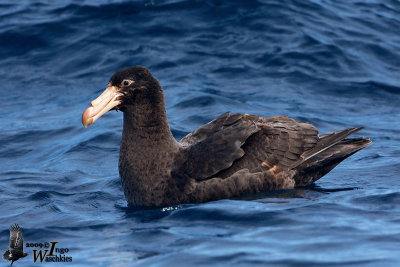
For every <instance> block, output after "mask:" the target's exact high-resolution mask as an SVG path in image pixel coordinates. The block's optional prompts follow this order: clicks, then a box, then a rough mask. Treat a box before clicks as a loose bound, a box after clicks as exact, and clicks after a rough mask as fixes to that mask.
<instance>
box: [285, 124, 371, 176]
mask: <svg viewBox="0 0 400 267" xmlns="http://www.w3.org/2000/svg"><path fill="white" fill-rule="evenodd" d="M363 128H364V127H356V128H348V129H345V130H341V131H337V132H332V133H330V134H326V135H323V136H320V140H319V142H318V143H317V145H316V146H315V147H313V148H312V149H310V150H307V151H306V152H304V153H303V154H302V155H301V156H300V159H298V160H297V161H295V162H294V163H293V164H292V165H291V166H290V168H291V169H294V168H296V167H297V166H299V165H300V164H302V163H303V162H305V161H307V160H308V159H311V158H313V157H315V156H316V155H318V154H320V153H322V152H324V151H325V150H328V149H329V148H331V147H333V146H334V145H336V144H338V143H339V142H341V141H342V140H343V139H345V138H346V137H348V136H349V135H352V134H353V133H355V132H358V131H359V130H361V129H363Z"/></svg>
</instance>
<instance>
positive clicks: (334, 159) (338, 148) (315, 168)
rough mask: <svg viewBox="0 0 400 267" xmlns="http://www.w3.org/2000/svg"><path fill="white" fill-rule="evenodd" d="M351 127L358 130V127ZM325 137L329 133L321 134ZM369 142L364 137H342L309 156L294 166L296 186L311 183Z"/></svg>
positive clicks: (329, 136) (328, 136) (369, 141)
mask: <svg viewBox="0 0 400 267" xmlns="http://www.w3.org/2000/svg"><path fill="white" fill-rule="evenodd" d="M352 129H358V130H359V128H352ZM349 130H350V129H349ZM356 131H357V130H356ZM333 134H335V133H333ZM350 134H351V133H350ZM325 138H331V134H329V135H326V136H323V137H322V138H321V140H323V139H325ZM370 144H371V140H369V139H366V138H354V139H344V140H341V141H339V142H337V143H336V144H334V145H333V146H330V147H329V148H328V149H325V150H323V151H322V152H320V153H318V154H316V155H315V156H313V157H311V158H309V159H308V160H306V161H304V162H303V163H302V164H301V165H299V166H298V167H296V168H295V170H296V171H297V173H296V175H295V177H294V180H295V181H296V186H306V185H309V184H312V183H313V182H315V181H317V180H318V179H320V178H321V177H322V176H324V175H325V174H327V173H328V172H330V171H331V170H332V169H333V168H334V167H336V165H338V164H339V163H340V162H342V161H343V160H344V159H346V158H347V157H349V156H351V155H353V154H354V153H356V152H357V151H359V150H361V149H363V148H365V147H367V146H368V145H370Z"/></svg>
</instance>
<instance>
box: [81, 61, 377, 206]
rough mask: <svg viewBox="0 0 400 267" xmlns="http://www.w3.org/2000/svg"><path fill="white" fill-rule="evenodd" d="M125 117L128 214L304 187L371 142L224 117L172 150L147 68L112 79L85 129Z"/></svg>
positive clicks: (85, 117) (306, 127)
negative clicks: (110, 115) (113, 116)
mask: <svg viewBox="0 0 400 267" xmlns="http://www.w3.org/2000/svg"><path fill="white" fill-rule="evenodd" d="M109 110H121V111H123V113H124V127H123V133H122V142H121V148H120V157H119V174H120V177H121V180H122V185H123V188H124V193H125V197H126V199H127V201H128V204H129V205H132V206H146V207H151V206H167V205H174V204H179V203H196V202H206V201H211V200H217V199H223V198H230V197H236V196H239V195H243V194H250V193H257V192H262V191H266V190H276V189H291V188H294V187H296V186H307V185H310V184H312V183H313V182H315V181H317V180H318V179H319V178H321V177H322V176H323V175H325V174H327V173H328V172H329V171H330V170H332V169H333V168H334V167H335V166H336V165H337V164H339V163H340V162H341V161H342V160H344V159H345V158H347V157H348V156H350V155H352V154H354V153H355V152H357V151H359V150H360V149H362V148H364V147H366V146H368V145H369V144H370V143H371V141H370V140H369V139H365V138H354V139H347V138H346V137H348V136H349V135H351V134H353V133H355V132H357V131H359V130H360V129H362V128H349V129H345V130H341V131H336V132H332V133H329V134H325V135H318V130H317V129H316V128H315V127H314V126H313V125H311V124H310V123H307V122H297V121H295V120H293V119H291V118H288V117H287V116H273V117H261V116H257V115H249V114H231V113H229V112H228V113H224V114H222V115H221V116H219V117H218V118H216V119H215V120H213V121H211V122H209V123H207V124H205V125H203V126H201V127H200V128H198V129H197V130H195V131H194V132H192V133H190V134H188V135H187V136H185V137H184V138H183V139H182V140H181V141H179V142H177V141H176V140H175V138H174V137H173V136H172V133H171V130H170V127H169V125H168V120H167V113H166V110H165V102H164V94H163V90H162V88H161V86H160V84H159V82H158V81H157V79H156V78H154V77H153V76H152V75H151V73H150V72H149V71H148V70H147V69H146V68H144V67H140V66H133V67H127V68H124V69H121V70H119V71H117V72H116V73H115V74H114V75H113V76H112V77H111V79H110V81H109V83H108V87H107V89H106V90H105V91H104V92H103V93H102V94H101V95H100V96H99V97H98V98H96V99H95V100H93V101H92V102H91V105H90V107H89V108H88V109H86V110H85V111H84V112H83V114H82V123H83V125H84V126H85V127H87V126H88V125H90V124H92V123H94V122H95V121H96V120H97V119H98V118H99V117H101V116H102V115H103V114H104V113H106V112H107V111H109Z"/></svg>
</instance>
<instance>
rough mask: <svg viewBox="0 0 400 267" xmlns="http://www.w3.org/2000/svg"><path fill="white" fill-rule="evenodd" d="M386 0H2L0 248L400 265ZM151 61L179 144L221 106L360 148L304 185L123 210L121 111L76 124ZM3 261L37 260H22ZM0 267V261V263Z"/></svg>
mask: <svg viewBox="0 0 400 267" xmlns="http://www.w3.org/2000/svg"><path fill="white" fill-rule="evenodd" d="M399 14H400V2H399V1H398V0H368V1H359V0H336V1H333V0H306V1H303V0H284V1H281V0H270V1H261V0H260V1H255V0H248V1H247V0H246V1H218V0H214V1H211V0H208V1H194V0H193V1H186V0H153V1H151V0H150V1H110V0H101V1H95V0H86V1H77V0H76V1H66V0H65V1H50V0H37V1H28V0H24V1H12V0H2V1H1V3H0V92H1V93H0V101H1V109H0V118H1V120H0V128H1V131H0V164H1V165H0V203H1V205H0V214H1V215H0V250H1V253H3V252H4V251H5V250H6V249H7V248H8V240H9V231H8V227H9V225H10V224H13V223H18V224H19V225H20V226H21V228H22V230H23V234H24V238H25V243H31V242H33V243H35V242H36V243H40V242H42V243H44V242H49V241H58V242H59V243H58V244H57V247H59V248H68V249H69V252H68V253H66V254H65V256H69V257H72V262H69V263H43V265H45V266H60V265H61V264H62V265H66V266H88V265H92V266H132V265H138V266H149V265H158V266H168V265H171V266H176V265H178V266H179V265H182V266H183V265H185V266H188V265H220V266H221V265H224V266H232V265H239V266H246V265H251V264H253V265H266V264H273V265H282V266H297V265H298V266H314V265H320V266H326V265H339V266H343V265H367V266H395V265H399V264H400V251H399V248H400V157H399V156H400V148H399V141H400V17H399ZM129 65H143V66H146V67H148V68H149V69H150V70H151V71H152V73H153V74H154V75H155V76H156V77H157V78H158V79H159V80H160V82H161V84H162V85H163V87H164V90H165V95H166V101H167V112H168V116H169V122H170V125H171V128H172V131H173V133H174V135H175V136H176V138H181V137H183V136H184V135H185V134H187V133H188V132H190V131H192V130H194V129H195V128H196V127H198V126H200V125H202V124H204V123H206V122H208V121H210V120H212V119H213V118H215V117H216V116H218V115H220V114H221V113H223V112H226V111H232V112H246V113H254V114H259V115H265V116H272V115H277V114H284V115H289V116H291V117H293V118H295V119H298V120H302V121H309V122H311V123H313V124H314V125H315V126H317V127H318V128H319V129H320V132H321V133H326V132H329V131H334V130H338V129H342V128H346V127H352V126H360V125H362V126H365V127H366V129H365V130H363V131H362V132H360V133H359V136H365V137H369V138H371V139H372V141H373V144H372V145H371V146H370V147H368V148H366V149H365V150H363V151H361V152H359V153H357V154H355V155H354V156H352V157H351V158H349V159H347V160H346V161H344V162H343V163H342V164H340V165H339V166H338V167H336V168H335V169H334V170H333V171H332V172H331V173H330V174H328V175H327V176H325V177H324V178H323V179H321V180H319V181H318V182H317V183H316V184H315V186H313V187H312V188H307V189H304V188H303V189H296V190H288V191H274V192H266V193H264V194H260V195H257V196H249V197H244V198H240V199H235V200H221V201H215V202H210V203H205V204H191V205H180V206H174V207H166V208H160V209H150V210H141V209H134V208H128V207H127V203H126V201H125V199H124V196H123V192H122V186H121V182H120V180H119V177H118V153H119V143H120V138H121V130H122V116H121V113H117V112H110V113H108V114H106V115H105V116H103V117H102V118H101V119H99V120H98V121H97V122H96V123H95V124H94V125H93V126H90V127H89V128H88V129H85V128H83V126H82V125H81V122H80V118H81V114H82V112H83V111H84V109H85V108H86V107H87V106H88V104H89V103H90V101H91V100H92V99H94V98H95V97H96V96H98V94H99V93H100V92H102V90H104V88H105V86H106V84H107V82H108V79H109V78H110V76H111V75H112V74H113V73H114V72H115V71H116V70H118V69H119V68H122V67H125V66H129ZM25 251H26V252H28V253H29V255H28V257H26V258H23V259H20V260H19V261H17V262H15V263H14V265H15V266H30V265H31V266H36V265H38V263H35V264H34V263H33V252H32V248H25ZM1 263H2V264H4V265H6V264H7V262H5V261H3V260H1Z"/></svg>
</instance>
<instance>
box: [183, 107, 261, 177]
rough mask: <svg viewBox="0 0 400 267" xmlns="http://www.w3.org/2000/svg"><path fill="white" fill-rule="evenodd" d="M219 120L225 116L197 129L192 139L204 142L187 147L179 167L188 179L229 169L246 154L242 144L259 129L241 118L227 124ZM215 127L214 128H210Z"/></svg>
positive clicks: (209, 175) (208, 175)
mask: <svg viewBox="0 0 400 267" xmlns="http://www.w3.org/2000/svg"><path fill="white" fill-rule="evenodd" d="M224 115H225V114H224ZM228 115H229V114H228ZM219 119H221V116H220V117H219V118H217V119H216V120H214V121H217V123H215V124H214V127H210V124H209V125H208V126H207V125H206V126H203V127H202V128H200V129H198V130H196V131H195V132H193V135H192V136H191V138H193V139H192V141H193V140H194V139H196V140H200V141H198V142H195V143H194V144H192V145H190V146H188V147H186V149H185V151H184V155H183V160H182V161H183V164H182V165H181V166H179V167H178V170H177V173H179V174H180V175H183V176H185V177H187V178H194V179H197V180H203V179H206V178H209V177H211V176H212V175H214V174H216V173H218V172H219V171H221V170H224V169H226V168H229V167H230V166H231V165H232V164H233V162H234V161H235V160H236V159H239V158H241V157H242V156H243V155H244V151H243V149H242V148H241V146H242V145H243V144H244V143H245V141H246V139H247V138H248V137H249V136H251V135H252V134H254V133H256V132H257V131H259V128H258V127H257V126H256V124H255V123H254V122H251V121H246V120H240V118H239V119H237V120H236V121H235V122H234V123H231V122H229V124H228V125H229V126H226V125H225V126H224V125H223V122H222V120H220V121H219V122H218V120H219ZM226 119H229V116H227V117H225V118H224V121H225V122H226ZM211 128H214V130H210V129H211ZM217 129H218V130H217ZM206 132H207V134H206ZM188 139H189V138H187V140H188Z"/></svg>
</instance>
